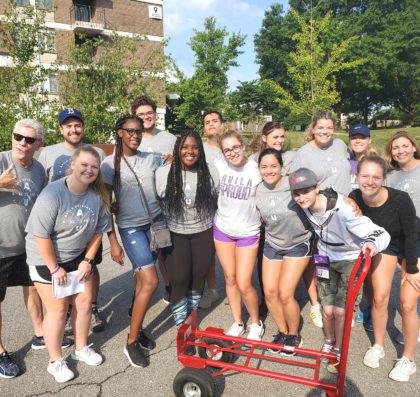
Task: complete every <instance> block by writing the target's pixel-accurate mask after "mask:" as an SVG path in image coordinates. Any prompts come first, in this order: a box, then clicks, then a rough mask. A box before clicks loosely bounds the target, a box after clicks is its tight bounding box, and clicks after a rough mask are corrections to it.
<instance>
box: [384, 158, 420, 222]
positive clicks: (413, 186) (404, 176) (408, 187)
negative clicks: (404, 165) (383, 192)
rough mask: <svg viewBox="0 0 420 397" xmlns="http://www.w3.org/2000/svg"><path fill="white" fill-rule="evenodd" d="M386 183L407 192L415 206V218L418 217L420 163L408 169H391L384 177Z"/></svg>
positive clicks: (419, 204)
mask: <svg viewBox="0 0 420 397" xmlns="http://www.w3.org/2000/svg"><path fill="white" fill-rule="evenodd" d="M386 184H387V186H389V187H393V188H394V189H398V190H402V191H404V192H407V193H408V195H409V196H410V198H411V200H412V201H413V203H414V207H415V208H416V214H417V218H420V165H418V166H417V167H415V168H413V169H412V170H410V171H402V170H394V171H391V172H390V173H389V174H388V175H387V177H386Z"/></svg>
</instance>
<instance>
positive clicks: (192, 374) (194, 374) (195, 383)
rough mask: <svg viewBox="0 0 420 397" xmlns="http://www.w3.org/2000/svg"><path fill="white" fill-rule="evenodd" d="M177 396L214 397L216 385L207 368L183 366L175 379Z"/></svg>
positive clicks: (174, 387)
mask: <svg viewBox="0 0 420 397" xmlns="http://www.w3.org/2000/svg"><path fill="white" fill-rule="evenodd" d="M173 389H174V393H175V396H176V397H214V396H215V395H216V386H215V384H214V380H213V378H212V377H211V376H210V374H209V373H208V372H207V371H206V370H205V369H198V368H189V367H185V368H182V369H181V371H179V372H178V374H177V376H176V377H175V379H174V383H173Z"/></svg>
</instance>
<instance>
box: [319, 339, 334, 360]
mask: <svg viewBox="0 0 420 397" xmlns="http://www.w3.org/2000/svg"><path fill="white" fill-rule="evenodd" d="M334 343H335V342H334V341H332V340H330V339H325V340H324V343H323V344H322V347H321V352H322V353H331V352H332V350H333V348H334ZM321 362H322V363H328V362H329V361H328V358H325V357H322V358H321Z"/></svg>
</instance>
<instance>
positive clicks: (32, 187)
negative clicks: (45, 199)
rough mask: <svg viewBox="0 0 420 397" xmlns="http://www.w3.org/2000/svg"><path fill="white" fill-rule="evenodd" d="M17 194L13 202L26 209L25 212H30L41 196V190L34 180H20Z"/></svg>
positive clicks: (14, 194)
mask: <svg viewBox="0 0 420 397" xmlns="http://www.w3.org/2000/svg"><path fill="white" fill-rule="evenodd" d="M17 186H18V190H17V193H13V196H14V198H13V202H14V203H15V204H17V205H20V206H22V207H23V208H25V212H30V211H31V209H32V207H33V205H34V204H35V200H36V199H37V197H38V195H39V192H40V190H39V188H38V187H37V185H36V184H35V182H34V181H33V180H32V179H29V178H22V179H19V181H18V183H17Z"/></svg>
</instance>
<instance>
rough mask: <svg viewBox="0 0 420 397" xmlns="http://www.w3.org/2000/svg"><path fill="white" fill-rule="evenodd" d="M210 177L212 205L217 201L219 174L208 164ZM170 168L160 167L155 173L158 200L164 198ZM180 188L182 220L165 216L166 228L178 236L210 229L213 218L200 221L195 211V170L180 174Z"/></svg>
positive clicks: (166, 166) (168, 165) (169, 166)
mask: <svg viewBox="0 0 420 397" xmlns="http://www.w3.org/2000/svg"><path fill="white" fill-rule="evenodd" d="M208 167H209V171H210V175H211V177H212V178H213V182H214V187H215V192H214V193H215V197H214V203H216V199H217V187H218V186H219V174H218V172H217V171H216V169H215V168H214V167H212V166H211V165H210V164H209V165H208ZM170 168H171V165H170V164H167V165H165V166H164V167H160V168H159V169H158V170H157V171H156V191H157V195H158V197H159V198H163V197H165V191H166V185H167V180H168V174H169V170H170ZM182 188H183V190H184V197H185V206H184V209H185V212H184V219H173V218H170V217H169V216H167V214H165V218H166V221H167V223H168V227H169V229H170V230H171V231H173V232H175V233H180V234H193V233H200V232H204V231H205V230H207V229H210V228H211V226H212V223H213V216H214V213H213V216H211V217H209V218H207V219H200V218H199V217H198V214H197V210H196V209H195V196H196V192H197V171H196V170H191V171H189V170H187V171H183V172H182ZM214 212H216V206H215V207H214Z"/></svg>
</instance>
